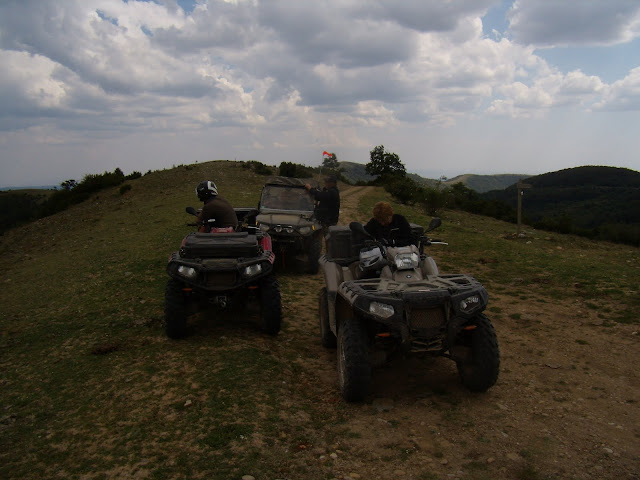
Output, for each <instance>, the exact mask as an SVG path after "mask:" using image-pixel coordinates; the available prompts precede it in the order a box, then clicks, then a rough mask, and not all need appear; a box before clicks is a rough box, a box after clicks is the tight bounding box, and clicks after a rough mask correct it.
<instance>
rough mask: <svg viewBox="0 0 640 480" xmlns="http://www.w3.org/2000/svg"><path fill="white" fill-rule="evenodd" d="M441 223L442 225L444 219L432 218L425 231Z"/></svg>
mask: <svg viewBox="0 0 640 480" xmlns="http://www.w3.org/2000/svg"><path fill="white" fill-rule="evenodd" d="M440 225H442V220H441V219H440V218H439V217H434V218H432V219H431V222H430V223H429V226H428V227H427V229H426V230H425V231H424V233H427V232H430V231H431V230H435V229H436V228H438V227H439V226H440Z"/></svg>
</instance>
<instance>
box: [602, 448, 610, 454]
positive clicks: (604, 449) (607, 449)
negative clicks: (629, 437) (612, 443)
mask: <svg viewBox="0 0 640 480" xmlns="http://www.w3.org/2000/svg"><path fill="white" fill-rule="evenodd" d="M602 450H603V451H604V453H608V454H609V455H611V454H613V450H612V449H610V448H609V447H604V448H603V449H602Z"/></svg>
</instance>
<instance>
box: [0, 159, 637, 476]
mask: <svg viewBox="0 0 640 480" xmlns="http://www.w3.org/2000/svg"><path fill="white" fill-rule="evenodd" d="M206 178H213V179H214V180H215V181H216V183H217V185H218V187H219V190H220V194H221V195H223V196H225V197H226V198H228V199H229V200H230V201H231V203H232V204H233V205H234V206H254V205H256V204H257V202H258V198H259V194H260V189H261V187H262V184H263V182H264V178H265V177H263V176H261V175H257V174H256V173H255V172H254V171H253V170H250V169H247V168H244V167H243V165H242V164H241V163H235V162H225V161H220V162H209V163H201V164H197V165H191V166H186V167H177V168H174V169H170V170H165V171H158V172H152V173H150V174H148V175H145V176H143V177H142V178H139V179H137V180H135V181H134V182H131V185H132V187H131V189H130V190H129V191H127V192H126V193H124V194H120V188H117V187H114V188H110V189H106V190H104V191H102V192H100V193H99V194H96V195H93V196H92V197H91V198H90V199H89V200H88V201H86V202H84V203H82V204H78V205H74V206H72V207H71V208H70V209H69V210H66V211H64V212H60V213H57V214H55V215H52V216H50V217H47V218H43V219H41V220H38V221H36V222H33V223H31V224H29V225H25V226H22V227H18V228H16V229H13V230H10V231H8V232H7V233H5V235H4V236H2V237H0V272H1V273H0V283H1V284H2V289H0V305H2V309H1V312H0V352H1V353H0V388H1V392H2V395H1V399H2V410H1V411H2V413H0V476H1V477H2V478H11V479H12V480H17V479H33V478H78V479H79V478H95V479H98V478H99V479H106V480H111V479H119V478H150V479H151V478H153V479H165V478H176V479H190V478H210V479H219V480H228V479H239V478H242V476H243V475H252V476H253V477H255V478H256V479H277V478H281V479H297V478H309V479H320V478H343V479H347V478H358V477H356V476H355V475H353V474H354V473H355V474H357V475H359V478H421V479H427V480H428V479H436V478H447V477H448V476H449V475H456V476H460V477H462V476H464V478H469V479H476V480H482V479H486V478H520V479H524V478H528V479H538V478H540V479H541V478H551V477H553V478H559V479H567V480H568V479H573V478H581V477H582V474H583V473H584V472H585V471H590V472H595V474H597V476H598V477H599V478H611V479H613V478H632V476H633V475H634V474H635V473H636V472H637V452H638V451H640V426H639V425H638V423H637V421H636V419H638V418H640V404H639V403H638V402H637V401H636V400H635V399H636V397H637V385H638V382H640V377H639V375H638V372H637V369H636V368H635V365H636V364H637V362H638V361H640V358H639V356H640V353H639V352H640V349H639V348H638V342H639V339H640V337H639V336H638V335H637V330H638V317H637V311H638V308H640V303H639V301H640V300H639V296H638V291H637V286H638V285H640V255H639V253H638V249H635V248H631V247H624V246H619V245H612V244H605V243H596V242H592V241H589V240H585V239H582V238H578V237H573V236H565V235H557V234H546V233H540V232H537V233H535V235H531V236H530V237H529V238H528V239H527V241H517V240H512V239H511V238H512V237H511V235H510V233H512V232H513V225H510V224H506V223H502V222H498V221H496V220H493V219H489V218H485V217H477V216H473V215H468V214H464V213H460V212H451V211H445V212H443V215H442V216H443V227H442V228H441V229H439V231H438V236H439V237H440V238H442V239H443V240H446V241H447V242H449V246H439V247H438V248H436V247H433V248H432V249H431V253H432V255H433V256H434V257H435V258H436V260H437V262H438V265H439V266H440V268H441V270H442V271H444V272H450V273H453V272H469V273H472V274H473V275H475V276H476V277H477V278H478V279H480V280H481V281H482V282H483V283H484V284H485V286H486V288H487V290H488V291H489V294H490V296H491V301H490V306H489V310H488V311H487V314H488V315H489V316H490V317H491V318H492V320H493V322H494V324H495V325H496V329H497V331H498V338H499V341H500V344H501V349H502V371H501V376H500V379H499V381H498V384H497V385H496V386H495V387H493V388H492V389H491V391H490V392H488V393H487V394H484V395H472V394H470V393H469V392H467V391H465V390H464V389H462V388H461V387H460V385H459V381H458V379H457V374H456V371H455V365H453V364H452V362H450V361H449V360H448V359H444V358H440V359H429V358H425V359H416V360H411V361H409V360H405V359H402V358H398V359H397V360H395V361H394V362H393V363H392V364H390V365H389V366H388V367H385V368H383V369H379V370H376V372H375V375H374V381H375V386H374V389H373V392H372V395H371V398H369V399H368V400H367V402H365V403H363V404H353V405H350V404H349V405H348V404H345V403H343V402H342V400H341V399H340V395H339V393H338V390H337V380H336V367H335V363H336V359H335V351H328V350H325V349H323V348H322V347H321V345H320V341H319V337H318V323H317V292H318V290H319V289H320V287H321V286H322V285H323V278H322V275H321V274H318V275H314V276H311V275H300V274H296V273H293V272H288V271H286V270H281V271H279V272H278V280H279V282H280V287H281V291H282V297H283V310H284V318H283V330H282V332H281V334H280V335H278V336H277V337H275V338H273V337H270V336H265V335H262V334H261V333H260V332H259V329H258V328H256V325H255V323H256V319H255V315H254V316H252V313H251V309H249V311H248V312H243V311H241V312H239V313H238V312H218V311H215V310H213V311H208V312H204V313H203V314H201V315H199V316H198V317H195V318H193V319H190V325H192V327H191V330H190V335H189V336H188V337H187V338H186V339H184V341H171V340H169V339H167V338H166V336H165V335H164V331H163V328H162V322H163V300H164V287H165V284H166V281H167V278H168V277H167V275H166V273H165V267H166V261H167V257H168V255H169V253H170V252H172V251H174V250H176V249H177V248H178V246H179V245H180V241H181V239H182V237H183V236H184V235H185V234H186V233H187V232H188V231H190V230H191V229H190V228H188V227H186V226H185V224H186V223H187V222H189V221H191V220H192V219H191V217H189V216H188V215H186V214H185V213H184V207H185V206H187V205H196V204H197V199H196V196H195V192H194V189H195V186H196V185H197V183H198V182H199V181H201V180H203V179H206ZM341 193H342V196H343V204H344V206H345V209H346V208H351V207H353V209H352V210H349V212H350V213H349V218H347V217H343V218H342V219H341V223H343V222H348V220H350V219H357V220H365V219H367V218H369V216H370V212H371V208H372V206H373V204H374V203H375V202H376V201H378V200H379V199H385V200H389V201H391V202H392V200H391V198H390V197H389V196H388V194H386V193H385V192H384V191H383V190H382V189H378V188H373V187H347V186H345V187H344V188H341ZM392 203H393V202H392ZM394 205H395V208H396V210H397V211H398V212H400V213H403V214H405V215H406V216H407V217H408V218H410V219H411V220H412V221H415V222H417V223H423V224H426V222H427V221H428V218H427V217H426V216H425V214H424V213H423V212H421V211H420V210H419V209H415V208H411V207H407V206H402V205H397V204H394ZM345 212H346V210H345ZM345 215H346V213H345ZM618 426H620V428H618ZM602 445H603V446H602ZM605 448H606V449H609V450H611V451H614V452H615V454H616V456H615V457H614V456H613V455H612V454H609V453H607V452H608V450H606V451H605V450H604V449H605ZM459 472H462V473H459Z"/></svg>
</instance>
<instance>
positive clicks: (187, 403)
mask: <svg viewBox="0 0 640 480" xmlns="http://www.w3.org/2000/svg"><path fill="white" fill-rule="evenodd" d="M192 403H193V402H192V401H191V400H187V401H186V402H184V406H185V407H190V406H191V404H192ZM242 478H244V477H242Z"/></svg>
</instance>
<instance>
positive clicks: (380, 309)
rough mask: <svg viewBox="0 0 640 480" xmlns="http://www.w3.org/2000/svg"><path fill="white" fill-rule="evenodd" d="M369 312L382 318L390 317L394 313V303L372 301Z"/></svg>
mask: <svg viewBox="0 0 640 480" xmlns="http://www.w3.org/2000/svg"><path fill="white" fill-rule="evenodd" d="M369 313H372V314H374V315H376V316H378V317H380V318H389V317H391V316H392V315H393V314H394V313H395V310H394V309H393V305H387V304H386V303H380V302H371V303H370V304H369Z"/></svg>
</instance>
